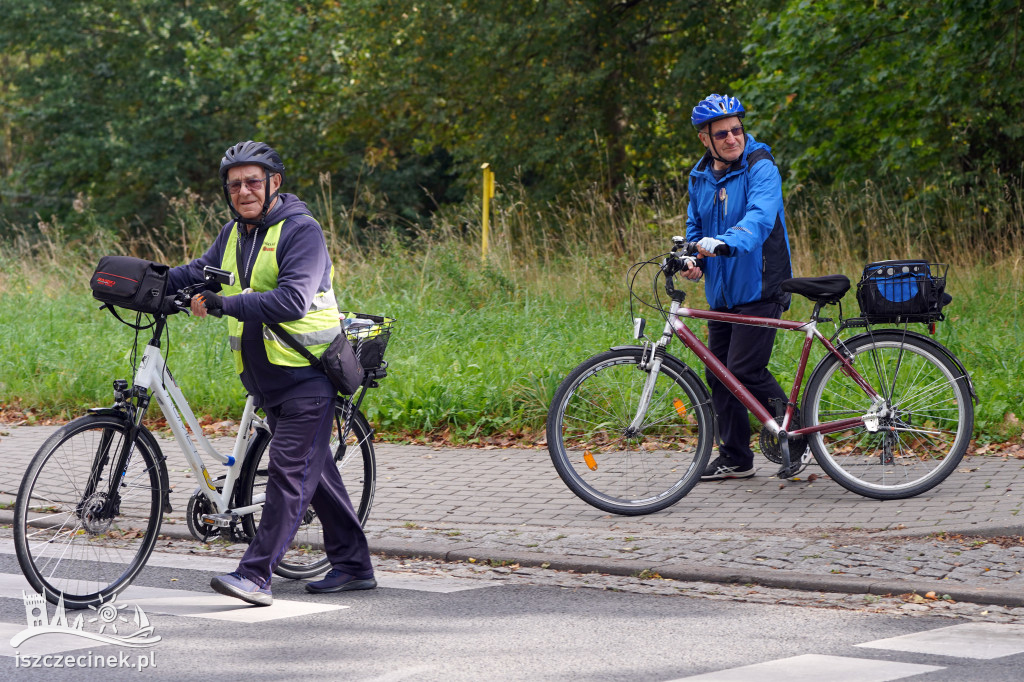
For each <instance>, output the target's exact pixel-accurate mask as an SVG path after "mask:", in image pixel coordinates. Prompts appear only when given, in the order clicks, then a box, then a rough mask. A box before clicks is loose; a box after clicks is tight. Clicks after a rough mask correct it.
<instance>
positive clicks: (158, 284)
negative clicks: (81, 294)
mask: <svg viewBox="0 0 1024 682" xmlns="http://www.w3.org/2000/svg"><path fill="white" fill-rule="evenodd" d="M170 269H171V268H170V267H169V266H167V265H162V264H160V263H154V262H153V261H148V260H143V259H141V258H133V257H131V256H103V258H101V259H100V262H99V265H97V266H96V271H95V272H94V273H93V274H92V279H91V280H89V286H90V287H91V288H92V295H93V298H95V299H96V300H98V301H102V302H104V303H106V304H108V305H112V306H117V307H118V308H127V309H128V310H135V311H137V312H140V313H148V314H150V315H152V314H154V313H157V312H159V311H160V305H161V303H162V302H163V299H164V292H165V291H166V289H167V273H168V272H169V271H170Z"/></svg>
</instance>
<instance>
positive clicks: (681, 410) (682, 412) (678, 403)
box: [672, 398, 686, 418]
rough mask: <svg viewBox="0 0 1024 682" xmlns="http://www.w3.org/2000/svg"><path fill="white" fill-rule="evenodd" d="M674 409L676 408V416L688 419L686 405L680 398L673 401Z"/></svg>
mask: <svg viewBox="0 0 1024 682" xmlns="http://www.w3.org/2000/svg"><path fill="white" fill-rule="evenodd" d="M672 407H674V408H676V414H678V415H679V416H680V417H683V418H685V417H686V404H685V403H684V402H683V401H682V400H680V399H679V398H676V399H675V400H673V401H672Z"/></svg>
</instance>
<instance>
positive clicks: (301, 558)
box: [239, 398, 377, 580]
mask: <svg viewBox="0 0 1024 682" xmlns="http://www.w3.org/2000/svg"><path fill="white" fill-rule="evenodd" d="M349 410H351V416H350V417H349V419H348V420H347V421H348V423H349V426H350V427H349V429H348V435H347V436H346V438H345V441H344V442H342V441H341V434H342V433H344V432H345V427H346V414H348V411H349ZM270 440H271V439H270V436H269V435H267V434H266V432H264V431H261V432H260V435H259V436H258V437H257V438H256V439H255V440H254V441H253V443H252V444H251V445H250V446H249V447H250V453H249V455H247V457H246V458H247V459H249V458H252V459H251V465H247V469H246V474H244V475H243V479H242V481H241V485H242V499H241V500H240V504H239V506H246V505H249V504H254V503H257V502H261V501H262V500H263V499H264V498H265V494H266V489H267V478H268V476H269V473H270ZM331 452H333V453H334V464H335V466H337V467H338V471H339V472H340V473H341V476H342V479H343V480H344V481H345V489H346V491H347V492H348V496H349V500H350V501H351V502H352V508H353V510H354V511H355V513H356V517H357V518H358V519H359V523H360V525H366V519H367V518H369V516H370V507H371V506H372V504H373V493H374V489H375V486H376V478H377V464H376V459H375V454H374V451H373V431H372V430H371V429H370V425H369V424H368V423H367V421H366V418H365V417H364V416H363V414H362V413H361V412H359V410H356V409H354V408H352V407H351V404H349V403H348V401H346V400H342V399H341V398H338V399H337V400H336V402H335V406H334V430H333V432H332V433H331ZM261 518H262V509H261V510H258V511H256V512H255V513H253V514H250V515H247V516H245V517H243V518H242V529H243V530H244V531H245V533H246V535H248V536H249V537H253V536H254V535H255V534H256V529H257V528H258V527H259V523H260V519H261ZM330 567H331V566H330V560H329V559H328V557H327V552H326V551H325V550H324V530H323V523H322V521H321V519H320V517H319V516H317V514H316V512H315V511H314V510H313V507H312V505H310V506H309V507H308V508H307V509H306V512H305V514H304V515H303V517H302V521H301V522H300V525H299V529H298V531H296V533H295V537H294V538H293V539H292V542H291V545H290V547H289V548H288V550H287V551H286V552H285V555H284V558H283V559H281V562H280V563H279V564H278V565H277V567H276V568H275V569H274V573H276V574H277V575H279V576H281V577H282V578H292V579H296V580H298V579H302V578H311V577H313V576H315V575H319V574H320V573H323V572H324V571H326V570H327V569H328V568H330Z"/></svg>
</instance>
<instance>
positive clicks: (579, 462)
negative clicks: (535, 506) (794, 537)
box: [547, 347, 714, 516]
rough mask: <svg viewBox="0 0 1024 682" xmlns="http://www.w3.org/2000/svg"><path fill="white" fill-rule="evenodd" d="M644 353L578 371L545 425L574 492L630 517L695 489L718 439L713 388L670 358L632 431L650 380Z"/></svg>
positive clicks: (619, 353) (603, 359) (618, 353)
mask: <svg viewBox="0 0 1024 682" xmlns="http://www.w3.org/2000/svg"><path fill="white" fill-rule="evenodd" d="M642 352H643V351H642V349H641V348H639V347H637V348H621V349H614V350H611V351H607V352H605V353H601V354H599V355H595V356H594V357H592V358H590V359H589V360H587V361H585V362H584V363H583V364H581V365H580V366H579V367H577V368H576V369H574V370H573V371H572V372H571V373H570V374H569V376H568V377H566V379H565V380H564V381H563V382H562V384H561V386H559V387H558V390H557V391H556V392H555V397H554V400H553V401H552V403H551V409H550V410H549V412H548V423H547V438H548V452H549V453H550V454H551V461H552V462H553V463H554V465H555V469H556V470H557V471H558V475H559V476H561V477H562V480H563V481H564V482H565V484H566V485H567V486H568V487H569V489H570V490H572V491H573V492H574V493H575V494H576V495H577V496H579V497H580V498H581V499H582V500H583V501H585V502H586V503H587V504H590V505H592V506H594V507H597V508H598V509H601V510H603V511H607V512H612V513H614V514H623V515H628V516H633V515H639V514H650V513H652V512H656V511H660V510H662V509H665V508H666V507H669V506H671V505H673V504H675V503H676V502H678V501H679V500H680V499H682V498H683V496H685V495H686V494H687V493H688V492H690V489H692V488H693V486H694V485H695V484H696V483H697V481H698V480H700V475H701V473H702V472H703V471H704V467H705V466H706V465H707V462H708V458H709V457H710V455H711V445H712V440H713V438H714V418H713V416H712V413H711V410H710V407H709V405H708V400H707V390H706V389H705V388H704V385H703V384H701V383H700V380H699V379H697V377H696V376H695V375H694V374H693V372H692V371H690V370H689V368H687V367H686V366H685V365H683V364H682V363H680V362H679V361H677V360H675V359H674V358H672V357H671V356H666V357H665V360H664V363H663V364H662V366H661V370H660V372H659V373H658V377H657V380H656V383H655V385H654V392H653V394H652V396H651V402H650V407H649V408H648V410H647V414H646V415H645V417H644V419H643V423H642V424H641V426H640V428H639V430H637V431H636V432H635V433H632V432H631V431H630V430H629V426H630V424H631V422H632V421H633V419H634V417H635V416H636V411H637V409H638V406H639V404H640V396H641V393H642V391H643V389H644V384H645V382H646V381H647V377H648V375H649V374H648V372H646V371H645V370H643V369H642V368H641V367H640V366H639V363H640V359H641V355H642Z"/></svg>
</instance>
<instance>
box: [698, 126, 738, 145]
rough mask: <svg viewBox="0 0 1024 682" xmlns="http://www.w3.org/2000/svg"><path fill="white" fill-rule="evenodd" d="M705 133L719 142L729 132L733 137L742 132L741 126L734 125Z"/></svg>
mask: <svg viewBox="0 0 1024 682" xmlns="http://www.w3.org/2000/svg"><path fill="white" fill-rule="evenodd" d="M705 134H706V135H710V136H711V137H713V138H715V139H716V140H718V141H719V142H721V141H722V140H724V139H725V138H727V137H729V135H730V134H732V136H733V137H739V136H741V135H742V134H743V126H736V127H735V128H730V129H729V130H719V131H718V132H717V133H705Z"/></svg>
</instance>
